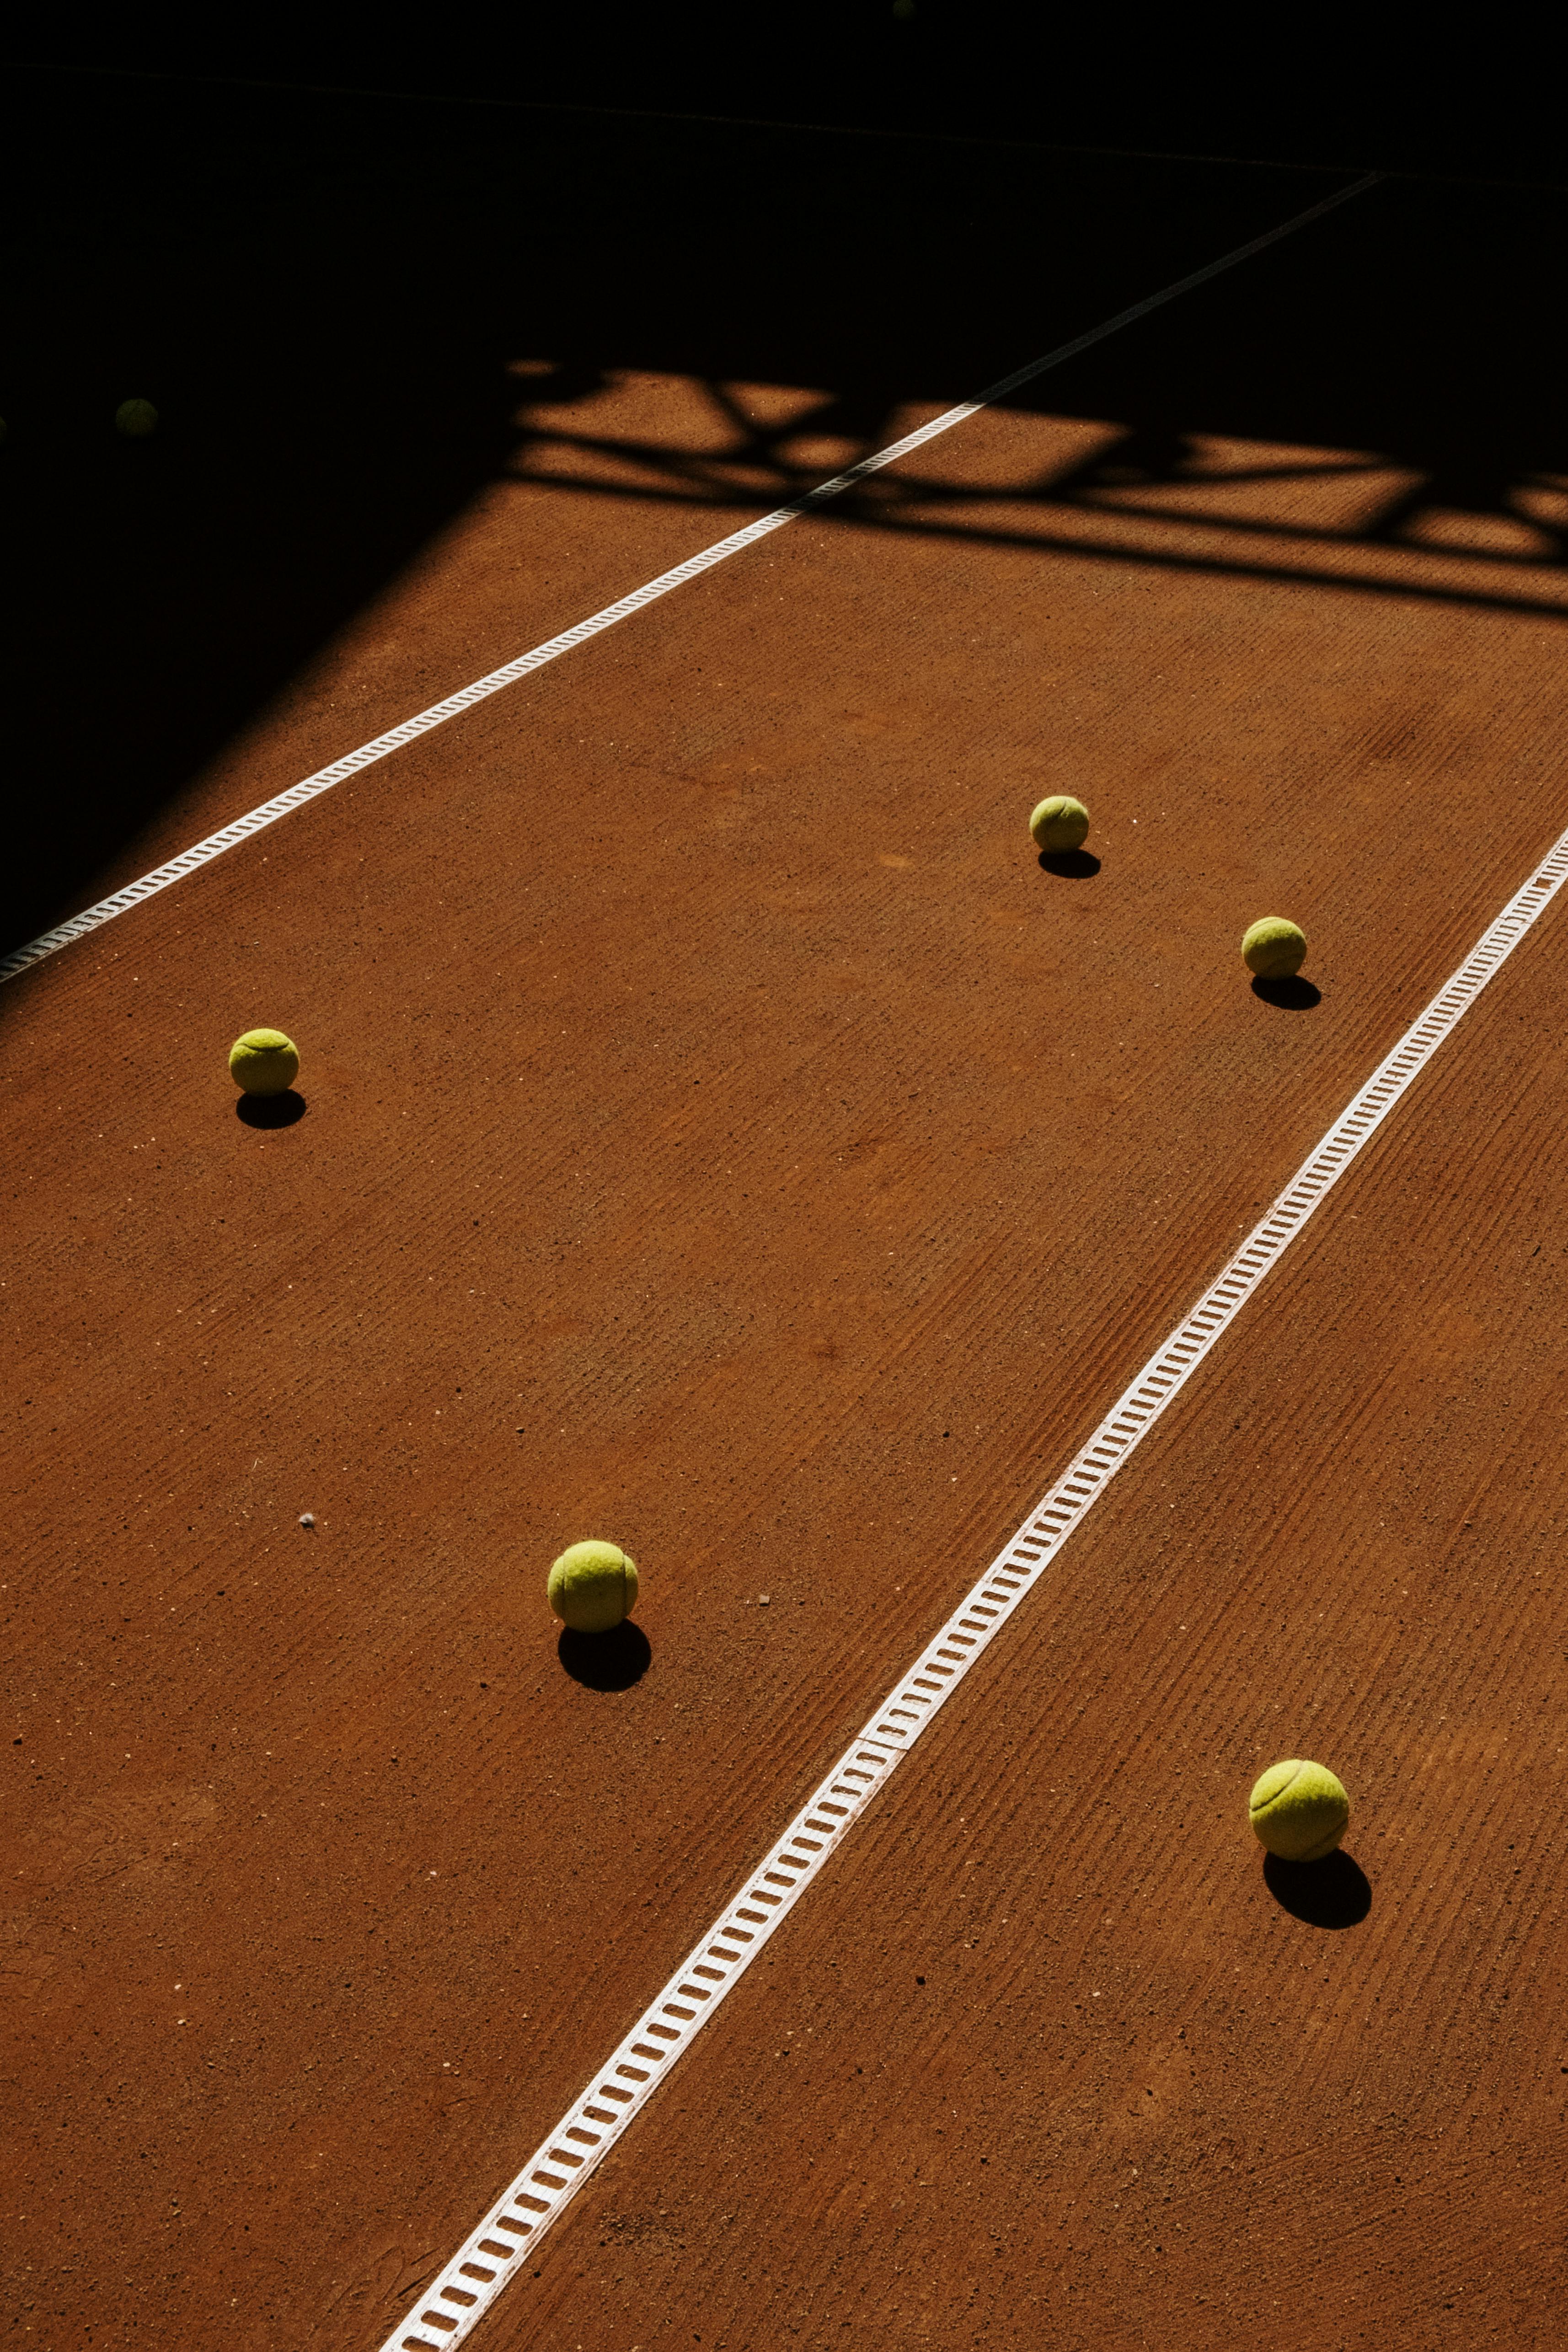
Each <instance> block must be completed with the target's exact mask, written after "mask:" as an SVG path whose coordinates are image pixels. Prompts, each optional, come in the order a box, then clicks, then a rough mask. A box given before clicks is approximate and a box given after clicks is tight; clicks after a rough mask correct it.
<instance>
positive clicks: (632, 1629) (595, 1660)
mask: <svg viewBox="0 0 1568 2352" xmlns="http://www.w3.org/2000/svg"><path fill="white" fill-rule="evenodd" d="M555 1648H556V1655H557V1657H558V1658H559V1660H560V1662H561V1664H562V1665H563V1666H564V1667H565V1668H566V1670H567V1673H568V1674H569V1675H570V1676H571V1678H572V1681H573V1682H574V1683H582V1684H584V1685H586V1686H587V1688H588V1689H589V1690H596V1691H623V1690H630V1689H631V1687H632V1684H633V1683H637V1682H641V1681H642V1679H643V1675H645V1674H646V1673H647V1671H648V1668H649V1666H650V1664H652V1662H653V1650H652V1648H651V1647H650V1646H649V1642H648V1636H647V1635H646V1633H643V1628H642V1627H641V1625H633V1624H632V1621H631V1619H630V1618H627V1620H626V1621H625V1622H624V1623H623V1624H620V1625H617V1626H616V1627H614V1629H613V1630H612V1632H611V1633H573V1632H572V1630H571V1627H570V1625H563V1626H562V1628H561V1634H560V1639H559V1642H558V1643H556V1645H555Z"/></svg>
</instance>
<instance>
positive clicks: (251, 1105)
mask: <svg viewBox="0 0 1568 2352" xmlns="http://www.w3.org/2000/svg"><path fill="white" fill-rule="evenodd" d="M304 1116H305V1097H304V1096H303V1095H297V1094H296V1093H295V1091H294V1089H293V1087H287V1088H286V1089H285V1091H284V1092H283V1093H282V1094H280V1095H241V1097H240V1098H239V1100H238V1102H236V1103H235V1118H243V1119H244V1121H245V1123H246V1127H292V1126H293V1124H294V1122H295V1120H296V1119H297V1118H304Z"/></svg>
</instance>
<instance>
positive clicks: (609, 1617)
mask: <svg viewBox="0 0 1568 2352" xmlns="http://www.w3.org/2000/svg"><path fill="white" fill-rule="evenodd" d="M547 1590H548V1592H549V1605H550V1607H551V1609H552V1610H553V1611H554V1612H555V1614H556V1615H557V1616H558V1617H559V1619H560V1620H561V1622H562V1623H563V1624H565V1625H570V1628H571V1630H572V1632H573V1633H613V1631H614V1629H615V1627H616V1626H617V1625H619V1624H620V1622H621V1621H622V1618H623V1617H624V1616H626V1614H627V1613H628V1612H629V1611H630V1610H631V1609H632V1608H633V1607H634V1606H635V1604H636V1600H637V1563H636V1561H635V1560H634V1559H628V1558H627V1556H626V1554H625V1553H624V1552H623V1551H622V1549H621V1547H620V1545H619V1544H612V1543H575V1544H571V1545H570V1546H569V1547H568V1549H566V1550H565V1551H563V1552H562V1554H561V1556H560V1558H559V1559H558V1560H557V1561H556V1563H555V1565H554V1567H553V1568H552V1569H551V1570H550V1572H549V1586H548V1588H547Z"/></svg>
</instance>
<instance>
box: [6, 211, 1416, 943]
mask: <svg viewBox="0 0 1568 2352" xmlns="http://www.w3.org/2000/svg"><path fill="white" fill-rule="evenodd" d="M1384 176H1385V175H1384V173H1381V172H1368V173H1365V174H1364V177H1362V178H1361V179H1359V180H1355V181H1354V182H1353V183H1352V184H1351V185H1350V186H1349V187H1346V188H1338V189H1336V190H1335V192H1334V194H1333V195H1332V196H1325V197H1324V198H1323V199H1322V202H1321V203H1320V204H1315V205H1309V206H1308V208H1307V210H1306V211H1305V212H1304V213H1296V214H1295V215H1293V216H1292V217H1291V219H1290V220H1288V221H1282V222H1281V225H1280V226H1279V227H1278V228H1271V229H1269V230H1267V231H1266V232H1265V233H1264V235H1263V236H1255V237H1253V238H1252V239H1251V240H1250V242H1249V243H1248V244H1246V245H1239V246H1238V247H1236V249H1235V251H1234V252H1233V253H1226V254H1222V255H1221V256H1220V257H1219V259H1218V261H1210V262H1207V263H1206V264H1205V266H1204V267H1203V268H1201V269H1195V270H1194V271H1193V272H1192V273H1191V275H1190V276H1189V277H1186V278H1177V279H1176V283H1175V285H1174V286H1166V287H1165V288H1164V289H1162V290H1161V291H1160V292H1159V293H1158V294H1150V295H1148V296H1146V297H1145V299H1144V300H1143V301H1142V302H1134V304H1133V306H1132V308H1131V309H1130V310H1118V311H1117V313H1116V315H1115V317H1114V318H1113V319H1107V320H1104V321H1103V324H1102V325H1100V326H1098V327H1091V328H1090V330H1089V331H1088V333H1087V334H1082V335H1076V336H1074V338H1073V340H1072V341H1071V342H1070V343H1062V344H1061V346H1060V347H1059V348H1058V349H1057V350H1056V351H1054V352H1047V353H1046V356H1045V357H1044V359H1040V360H1031V361H1030V364H1029V365H1028V367H1021V368H1016V369H1015V370H1014V371H1013V373H1012V374H1011V375H1005V376H1003V377H1002V378H1001V380H1000V382H999V383H993V384H990V385H988V387H987V389H986V390H985V391H984V392H982V393H977V394H976V396H975V398H974V399H973V400H966V401H962V402H960V403H959V404H958V406H957V407H956V408H949V409H946V410H945V411H944V412H943V414H942V415H940V416H934V417H933V418H932V420H931V422H930V423H929V425H921V426H920V428H919V430H918V431H917V432H915V433H906V434H905V435H904V438H903V440H902V441H894V442H890V443H889V445H888V446H887V447H886V448H885V449H878V450H877V451H876V452H875V454H874V455H873V456H872V457H862V458H860V459H858V460H857V462H856V463H855V464H854V465H852V466H851V467H848V468H847V470H846V471H845V472H843V473H841V474H835V475H834V476H833V478H832V479H831V481H827V482H820V483H819V484H818V485H817V488H815V489H814V490H807V491H804V492H803V493H802V495H801V496H800V498H798V499H791V500H790V501H789V505H788V506H783V507H775V508H774V509H773V511H772V513H771V514H765V515H762V516H760V517H759V518H758V520H757V521H756V522H751V523H747V525H746V528H745V529H744V530H737V531H732V532H731V533H730V535H729V537H728V538H727V539H720V540H716V541H715V542H714V544H713V545H712V546H711V547H705V548H704V549H703V551H702V552H701V554H700V555H694V556H690V557H688V559H687V561H686V562H685V563H677V564H676V565H675V567H674V570H673V571H671V572H660V574H659V576H658V578H657V579H656V580H650V581H649V582H648V583H646V585H645V586H643V587H642V588H634V589H633V590H632V593H631V594H630V595H629V596H622V597H619V598H618V599H617V600H616V602H615V603H614V604H606V605H605V607H604V609H603V610H602V612H599V613H593V614H590V616H589V618H588V619H587V620H586V621H579V622H578V623H577V624H576V625H575V626H574V627H572V628H570V629H563V630H562V631H561V634H560V635H559V636H558V637H549V638H547V639H546V641H545V643H544V644H543V645H542V646H534V647H533V649H532V651H531V652H529V653H526V654H519V655H518V656H517V658H516V660H515V661H509V662H506V663H503V665H502V667H500V668H499V669H493V670H491V672H490V673H489V675H488V677H481V678H476V680H475V681H474V684H473V685H472V686H465V687H463V688H460V689H459V691H458V692H457V693H456V694H449V695H447V696H446V698H445V699H444V701H441V702H433V703H432V704H431V706H430V708H429V709H428V710H421V711H420V712H418V713H417V714H416V716H415V717H413V719H403V720H402V723H401V725H399V726H396V727H392V728H389V729H388V730H387V732H386V733H385V734H384V735H377V736H376V737H374V739H373V740H371V742H369V743H361V746H360V748H359V750H358V751H349V752H346V753H345V754H344V756H343V758H342V759H340V760H334V761H332V762H331V763H330V765H329V766H328V767H325V768H318V769H317V771H316V773H315V774H314V775H313V776H307V777H306V778H305V779H304V781H303V782H301V783H298V784H291V785H290V786H289V788H288V790H287V792H286V793H278V795H277V799H276V800H270V801H263V803H262V804H261V806H260V807H259V808H253V809H252V810H251V811H250V812H249V814H247V815H246V816H241V817H236V818H235V821H234V823H233V824H225V825H224V826H223V827H222V828H221V830H220V831H218V832H217V833H210V834H209V835H207V838H206V839H205V841H198V842H197V843H196V844H195V845H194V846H193V847H192V848H190V849H183V850H182V851H181V852H180V855H179V856H178V857H172V858H171V859H170V860H169V863H168V864H167V865H166V866H154V868H153V870H152V873H151V874H143V875H142V876H141V879H140V880H139V881H136V882H128V883H127V884H126V886H125V887H124V889H123V890H116V891H115V892H114V893H113V894H112V895H111V896H110V898H100V899H99V902H98V904H97V905H96V906H95V907H89V908H86V909H85V910H84V911H83V912H82V913H81V914H79V915H73V916H71V918H70V919H69V920H68V922H64V923H59V924H57V926H56V927H55V929H53V930H52V931H45V932H43V933H42V934H41V935H40V936H39V937H38V938H37V939H36V940H28V941H27V944H26V946H25V947H20V948H16V949H15V950H13V951H12V953H11V954H10V955H8V956H6V957H5V959H4V960H3V961H0V981H6V980H14V979H15V978H16V975H17V973H18V972H23V971H28V970H30V969H31V967H32V966H33V965H34V964H36V963H42V961H43V960H44V958H45V957H46V956H51V955H54V954H56V953H57V950H59V949H61V948H66V947H69V946H70V944H71V942H72V940H79V939H84V938H85V937H86V936H87V934H88V933H89V931H96V930H100V929H102V927H103V925H104V924H105V923H112V922H113V920H114V919H115V917H116V916H117V915H124V914H128V913H129V912H130V910H131V908H132V907H139V906H140V905H141V902H142V900H143V899H144V898H154V897H155V896H156V895H157V893H158V892H159V891H160V890H167V889H168V887H169V886H170V884H171V883H172V882H183V880H184V878H185V877H186V876H187V875H188V874H193V873H195V871H196V870H197V868H198V867H199V866H210V865H211V863H212V861H213V859H214V857H221V856H223V854H224V852H225V849H235V848H237V847H238V845H239V844H240V843H241V842H242V841H248V840H249V839H250V837H251V835H253V834H257V833H260V832H262V831H263V830H264V829H265V828H266V827H267V825H269V824H277V821H278V819H279V817H285V816H288V815H290V814H292V813H293V811H294V810H295V809H298V808H303V807H304V805H305V803H306V802H307V801H313V800H315V799H316V798H317V797H318V795H319V793H329V792H330V791H331V789H332V787H333V785H334V784H340V783H343V782H345V781H346V780H347V779H348V778H349V777H350V776H357V775H359V774H360V773H361V771H362V770H363V769H365V768H371V767H373V766H374V765H375V763H376V762H377V761H378V760H384V759H386V758H387V756H388V755H389V753H391V752H392V751H401V750H402V747H403V745H404V744H405V743H413V742H414V741H416V740H418V738H419V737H420V736H421V735H428V734H429V733H430V731H431V730H432V729H433V728H434V727H443V726H444V725H445V723H446V721H447V720H448V719H456V718H458V717H460V715H461V714H462V713H463V712H464V711H465V710H472V709H473V708H474V706H475V704H476V703H479V702H484V701H486V700H487V699H488V698H489V697H490V696H491V695H492V694H499V693H501V692H502V690H503V689H504V688H507V687H508V686H516V685H517V681H518V679H519V678H524V677H530V676H531V675H532V673H533V672H534V671H535V670H537V669H543V668H544V667H545V665H546V663H547V662H552V661H557V660H559V657H560V656H561V655H562V654H569V653H572V652H574V651H575V650H576V648H577V647H578V646H585V645H588V644H590V643H591V641H592V639H593V638H595V637H598V636H601V635H603V633H604V631H605V630H606V629H612V628H613V627H614V626H615V625H616V623H617V622H618V621H626V620H630V619H631V617H632V614H633V613H641V612H642V611H643V609H644V608H645V607H646V606H647V605H649V604H656V603H657V602H658V600H659V598H660V597H661V596H668V595H669V594H670V593H671V592H672V590H674V589H676V588H684V587H685V585H686V583H687V582H688V581H692V580H699V579H701V577H702V575H703V573H704V572H711V571H712V570H713V569H714V567H715V565H716V564H719V563H726V562H728V560H729V558H730V557H731V556H732V555H738V554H740V552H741V551H742V550H743V549H745V548H747V547H754V546H755V545H756V544H757V541H758V540H759V539H766V538H767V537H768V533H769V532H770V531H775V530H782V529H783V527H784V525H785V524H786V523H787V522H793V521H794V520H795V519H796V517H797V516H798V515H803V514H809V513H810V512H811V510H812V509H813V508H816V507H820V506H824V505H825V504H826V503H827V501H828V500H829V499H836V498H839V497H841V495H842V493H843V492H844V491H845V490H847V489H852V488H853V487H854V485H855V483H857V482H862V481H864V480H865V478H866V477H867V476H868V475H870V474H875V473H880V472H881V470H882V468H883V467H884V466H891V465H892V464H894V461H895V459H897V458H899V457H908V455H909V453H910V451H911V450H912V449H920V448H924V446H925V444H926V442H927V441H935V440H936V437H937V436H938V435H939V434H943V433H950V432H951V431H952V429H953V427H954V426H955V425H962V424H964V423H966V422H967V419H968V418H969V417H971V416H977V415H979V413H980V411H981V410H982V409H983V408H988V407H990V406H991V405H992V404H993V403H994V402H996V401H998V400H1003V399H1005V398H1006V397H1007V395H1008V394H1009V392H1016V391H1017V390H1018V389H1019V385H1020V384H1026V383H1032V381H1033V379H1034V378H1035V377H1036V376H1038V375H1044V374H1045V373H1046V372H1047V370H1048V369H1050V368H1055V367H1061V365H1062V364H1063V362H1066V361H1068V360H1071V359H1075V358H1076V357H1077V355H1078V353H1079V352H1086V351H1087V350H1088V349H1089V348H1090V346H1091V344H1092V343H1098V342H1103V341H1104V339H1105V337H1106V336H1107V335H1113V334H1116V333H1117V332H1118V331H1120V330H1121V329H1122V328H1123V327H1130V326H1131V325H1132V324H1133V322H1134V320H1137V319H1144V318H1147V316H1148V314H1149V312H1150V311H1151V310H1160V309H1161V308H1162V307H1163V305H1164V304H1166V302H1174V301H1175V300H1176V297H1177V295H1178V294H1187V293H1190V292H1191V290H1192V289H1193V288H1194V287H1195V286H1202V285H1203V284H1205V282H1206V281H1207V279H1208V278H1218V276H1219V275H1220V274H1221V272H1222V271H1224V270H1227V269H1234V268H1235V267H1236V265H1237V263H1238V262H1239V261H1247V260H1249V259H1250V257H1251V256H1252V255H1253V254H1255V253H1261V252H1263V250H1264V249H1265V247H1268V246H1270V245H1277V244H1278V243H1279V242H1280V240H1281V237H1287V236H1294V235H1295V233H1296V231H1297V230H1298V229H1300V228H1305V226H1307V224H1308V222H1309V221H1315V220H1319V219H1321V218H1322V215H1323V214H1324V213H1332V212H1333V210H1334V208H1335V207H1336V205H1343V204H1348V203H1349V201H1350V199H1351V198H1352V196H1359V195H1360V194H1363V192H1364V190H1365V189H1367V188H1371V187H1375V185H1376V184H1377V183H1378V182H1379V181H1380V180H1381V179H1382V178H1383V177H1384Z"/></svg>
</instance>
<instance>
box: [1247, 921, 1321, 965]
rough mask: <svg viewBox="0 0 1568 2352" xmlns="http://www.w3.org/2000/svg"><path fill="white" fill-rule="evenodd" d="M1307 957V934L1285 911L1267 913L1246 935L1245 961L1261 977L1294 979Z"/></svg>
mask: <svg viewBox="0 0 1568 2352" xmlns="http://www.w3.org/2000/svg"><path fill="white" fill-rule="evenodd" d="M1306 960H1307V935H1306V933H1305V931H1303V930H1301V929H1300V928H1299V927H1298V926H1297V925H1296V924H1294V923H1288V922H1287V921H1286V920H1285V918H1284V917H1283V915H1265V916H1264V917H1263V919H1262V921H1261V922H1259V923H1254V924H1252V925H1251V927H1250V929H1248V930H1247V931H1246V932H1244V933H1243V935H1242V940H1241V961H1242V962H1243V963H1244V964H1245V965H1246V967H1247V969H1248V971H1255V972H1256V973H1257V975H1258V977H1259V979H1260V980H1294V978H1295V976H1296V974H1297V973H1298V972H1299V971H1300V970H1301V966H1302V965H1303V964H1304V963H1305V961H1306Z"/></svg>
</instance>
